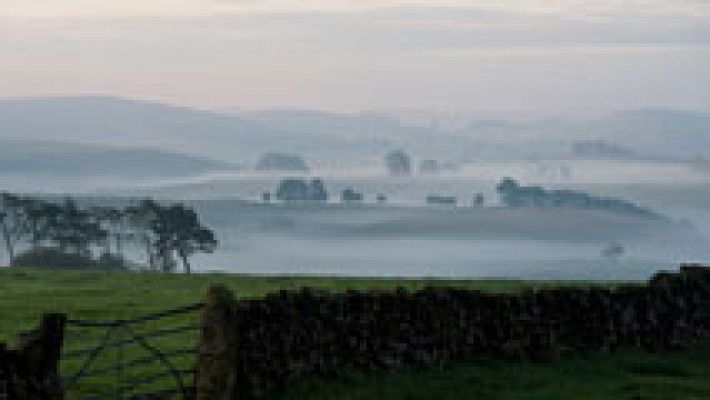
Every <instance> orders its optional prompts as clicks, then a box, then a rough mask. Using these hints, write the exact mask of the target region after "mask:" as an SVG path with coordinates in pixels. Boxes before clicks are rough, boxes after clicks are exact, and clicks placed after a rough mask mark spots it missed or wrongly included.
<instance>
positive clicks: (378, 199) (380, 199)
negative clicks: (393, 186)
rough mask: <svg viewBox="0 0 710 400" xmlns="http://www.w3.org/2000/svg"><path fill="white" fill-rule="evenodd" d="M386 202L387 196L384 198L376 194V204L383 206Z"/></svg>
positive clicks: (382, 195) (380, 194) (381, 194)
mask: <svg viewBox="0 0 710 400" xmlns="http://www.w3.org/2000/svg"><path fill="white" fill-rule="evenodd" d="M386 202H387V196H385V195H384V194H383V193H378V194H377V203H378V204H385V203H386Z"/></svg>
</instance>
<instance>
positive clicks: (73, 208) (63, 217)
mask: <svg viewBox="0 0 710 400" xmlns="http://www.w3.org/2000/svg"><path fill="white" fill-rule="evenodd" d="M46 209H47V210H48V211H49V210H51V211H52V213H51V214H49V213H48V214H47V217H48V219H47V224H46V225H45V228H46V232H45V235H46V238H47V239H48V240H49V241H50V242H52V243H54V244H55V245H56V246H57V247H58V248H59V250H60V251H62V252H65V253H75V254H81V255H90V254H91V246H92V244H94V243H101V242H103V241H104V240H106V231H104V230H103V229H101V226H100V225H99V224H98V222H96V221H95V220H93V219H92V216H91V214H90V213H89V212H87V211H85V210H81V209H79V207H77V204H76V202H75V201H74V200H73V199H71V198H66V199H65V200H64V203H63V204H62V205H61V206H59V208H58V210H57V209H54V208H46ZM56 211H58V212H56Z"/></svg>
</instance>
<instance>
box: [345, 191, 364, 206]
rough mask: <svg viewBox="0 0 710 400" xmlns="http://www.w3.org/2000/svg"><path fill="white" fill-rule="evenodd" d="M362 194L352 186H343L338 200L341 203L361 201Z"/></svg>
mask: <svg viewBox="0 0 710 400" xmlns="http://www.w3.org/2000/svg"><path fill="white" fill-rule="evenodd" d="M362 199H363V195H362V193H360V192H356V191H355V189H353V188H345V189H344V190H343V191H342V192H341V193H340V201H341V202H342V203H343V204H352V203H362Z"/></svg>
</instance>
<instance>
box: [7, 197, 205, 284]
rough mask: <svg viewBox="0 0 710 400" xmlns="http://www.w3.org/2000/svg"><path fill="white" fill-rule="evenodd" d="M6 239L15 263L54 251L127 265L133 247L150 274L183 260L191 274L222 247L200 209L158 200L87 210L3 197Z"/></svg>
mask: <svg viewBox="0 0 710 400" xmlns="http://www.w3.org/2000/svg"><path fill="white" fill-rule="evenodd" d="M0 235H1V236H2V240H3V244H4V247H5V251H6V253H7V254H8V257H9V259H10V265H15V263H16V261H17V260H18V257H21V256H22V255H25V254H31V253H33V252H40V251H46V250H50V251H51V252H52V254H57V255H59V256H61V255H68V256H73V257H77V258H80V259H87V260H99V261H102V260H108V261H112V262H113V264H114V265H115V264H116V263H119V264H120V265H122V266H124V267H127V266H128V261H127V260H128V258H127V249H128V248H131V249H139V251H140V252H142V253H143V254H144V255H145V259H146V264H147V265H146V267H147V268H148V269H150V270H153V271H163V272H172V271H175V270H177V267H178V261H179V262H180V263H181V264H182V268H183V270H184V272H186V273H190V272H191V264H190V259H191V257H192V256H193V255H194V254H195V253H200V252H203V253H211V252H213V251H214V250H215V249H216V247H217V245H218V241H217V239H216V238H215V235H214V232H213V231H212V230H210V229H209V228H207V227H205V226H204V225H203V224H202V222H201V221H200V218H199V216H198V215H197V213H196V212H195V210H193V209H192V208H189V207H187V206H185V205H183V204H169V205H163V204H160V203H158V202H156V201H154V200H152V199H144V200H141V201H139V202H137V203H135V204H131V205H129V206H127V207H124V208H118V207H109V206H93V207H88V208H81V207H79V206H78V205H77V202H76V201H75V200H74V199H72V198H65V199H64V200H62V201H58V202H57V201H48V200H43V199H40V198H37V197H29V196H20V195H16V194H12V193H0ZM98 265H100V262H99V263H98ZM38 266H41V265H38Z"/></svg>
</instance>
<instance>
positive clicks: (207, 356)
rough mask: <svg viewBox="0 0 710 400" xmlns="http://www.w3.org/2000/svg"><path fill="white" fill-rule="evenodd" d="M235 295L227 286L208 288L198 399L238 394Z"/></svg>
mask: <svg viewBox="0 0 710 400" xmlns="http://www.w3.org/2000/svg"><path fill="white" fill-rule="evenodd" d="M235 304H236V303H235V301H234V295H233V294H232V292H231V291H230V290H229V289H227V288H226V287H225V286H221V285H215V286H210V287H209V288H208V289H207V302H206V303H205V307H204V308H203V309H202V314H201V325H202V326H201V336H200V344H199V348H198V353H197V365H196V367H197V368H196V373H195V390H196V393H195V398H196V400H233V399H235V398H237V392H236V379H235V377H236V371H235V370H234V369H233V368H234V362H233V357H232V356H231V355H232V352H233V351H235V348H234V345H235V343H234V341H235V335H234V329H235V327H234V326H233V325H234V321H233V318H232V316H233V315H234V307H235Z"/></svg>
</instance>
